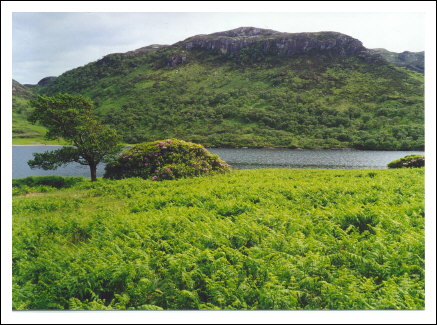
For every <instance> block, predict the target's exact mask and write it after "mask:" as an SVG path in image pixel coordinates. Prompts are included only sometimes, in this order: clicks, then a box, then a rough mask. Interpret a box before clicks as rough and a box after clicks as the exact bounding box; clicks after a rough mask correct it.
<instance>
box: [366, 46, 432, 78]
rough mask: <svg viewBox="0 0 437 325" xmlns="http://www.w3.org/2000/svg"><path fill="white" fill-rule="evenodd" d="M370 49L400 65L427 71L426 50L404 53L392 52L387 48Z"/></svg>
mask: <svg viewBox="0 0 437 325" xmlns="http://www.w3.org/2000/svg"><path fill="white" fill-rule="evenodd" d="M370 51H372V52H374V53H377V54H379V55H381V56H382V57H383V58H384V59H385V60H387V61H388V62H390V63H391V64H394V65H396V66H398V67H405V68H407V69H410V70H413V71H417V72H420V73H424V72H425V52H423V51H422V52H409V51H404V52H402V53H396V52H390V51H387V50H386V49H371V50H370Z"/></svg>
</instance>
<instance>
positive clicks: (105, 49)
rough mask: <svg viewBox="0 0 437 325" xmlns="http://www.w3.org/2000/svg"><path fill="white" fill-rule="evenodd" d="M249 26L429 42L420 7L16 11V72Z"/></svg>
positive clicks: (375, 44)
mask: <svg viewBox="0 0 437 325" xmlns="http://www.w3.org/2000/svg"><path fill="white" fill-rule="evenodd" d="M241 26H253V27H259V28H268V29H273V30H277V31H280V32H289V33H298V32H319V31H336V32H340V33H344V34H347V35H349V36H352V37H354V38H357V39H359V40H360V41H361V42H362V43H363V45H364V46H365V47H367V48H385V49H387V50H389V51H394V52H403V51H412V52H416V51H423V50H425V15H424V13H414V12H393V13H386V12H373V13H365V12H355V13H351V12H349V13H348V12H342V13H341V12H340V13H335V12H320V13H308V12H283V13H278V12H276V13H268V12H246V13H238V12H191V13H190V12H130V13H129V12H106V13H99V12H13V13H12V59H13V65H12V75H13V79H15V80H17V81H18V82H20V83H22V84H36V83H37V82H38V81H39V80H41V79H42V78H44V77H47V76H58V75H60V74H62V73H63V72H65V71H68V70H70V69H73V68H76V67H79V66H83V65H85V64H87V63H89V62H93V61H96V60H98V59H100V58H102V57H103V56H104V55H107V54H110V53H116V52H127V51H131V50H134V49H137V48H140V47H143V46H147V45H150V44H173V43H176V42H178V41H181V40H184V39H186V38H188V37H190V36H194V35H198V34H209V33H214V32H219V31H224V30H229V29H233V28H237V27H241Z"/></svg>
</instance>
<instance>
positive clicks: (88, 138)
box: [28, 94, 121, 181]
mask: <svg viewBox="0 0 437 325" xmlns="http://www.w3.org/2000/svg"><path fill="white" fill-rule="evenodd" d="M31 106H32V107H33V108H34V110H33V112H32V113H31V114H30V116H29V121H30V122H32V123H37V122H38V123H40V124H41V125H43V126H45V127H46V128H47V129H48V132H47V134H46V135H45V137H46V138H47V139H51V140H53V139H57V138H63V139H64V140H66V141H67V143H69V144H70V145H72V146H71V147H63V148H61V149H58V150H54V151H46V152H44V153H36V154H34V159H33V160H29V161H28V164H29V166H30V167H31V168H42V169H44V170H47V169H56V168H58V167H59V166H62V165H64V164H67V163H69V162H78V163H80V164H82V165H88V166H89V167H90V172H91V180H92V181H95V180H96V174H97V165H98V164H99V163H100V162H102V161H103V159H104V158H105V157H107V156H109V155H112V154H115V153H117V152H118V151H120V149H121V144H120V137H119V136H118V135H117V133H116V132H115V131H114V130H112V129H110V128H109V127H108V126H106V125H103V124H101V123H100V122H99V121H98V120H97V117H96V116H95V114H94V111H93V103H92V101H91V100H90V99H88V98H86V97H84V96H82V95H70V94H57V95H55V96H53V97H48V96H44V95H43V96H37V97H36V98H35V99H34V100H32V101H31Z"/></svg>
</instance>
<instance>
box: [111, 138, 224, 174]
mask: <svg viewBox="0 0 437 325" xmlns="http://www.w3.org/2000/svg"><path fill="white" fill-rule="evenodd" d="M229 170H230V168H229V165H228V164H227V163H226V162H224V161H223V160H221V159H220V158H219V156H217V155H213V154H211V153H209V152H208V150H206V149H205V148H204V147H203V146H201V145H199V144H195V143H191V142H185V141H182V140H177V139H167V140H160V141H154V142H146V143H141V144H138V145H136V146H135V147H133V148H131V149H128V150H126V151H125V152H123V153H122V154H121V155H120V156H119V157H117V158H116V159H115V160H113V161H111V162H108V164H107V165H106V167H105V175H104V176H103V177H105V178H111V179H122V178H127V177H141V178H145V179H152V180H156V181H157V180H164V179H176V178H181V177H190V176H199V175H208V174H214V173H220V172H226V171H229Z"/></svg>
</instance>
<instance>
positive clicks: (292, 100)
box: [37, 33, 424, 150]
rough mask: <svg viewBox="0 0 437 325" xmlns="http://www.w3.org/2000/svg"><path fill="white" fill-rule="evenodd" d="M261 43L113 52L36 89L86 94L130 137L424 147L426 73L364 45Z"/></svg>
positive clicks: (252, 144) (253, 144)
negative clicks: (300, 47) (345, 49)
mask: <svg viewBox="0 0 437 325" xmlns="http://www.w3.org/2000/svg"><path fill="white" fill-rule="evenodd" d="M322 36H323V33H322V34H320V33H318V34H317V37H318V42H321V41H320V40H319V38H321V39H322V41H323V38H322ZM269 37H270V36H269ZM205 39H208V38H205ZM269 39H270V38H269ZM260 44H262V43H260V42H258V43H256V42H255V43H253V44H250V45H248V46H247V47H244V48H242V49H241V50H239V51H237V52H234V53H229V54H222V53H220V51H214V50H207V49H200V48H197V49H196V48H194V49H192V50H186V49H185V48H184V46H183V45H184V43H183V42H182V43H178V44H176V45H173V46H169V47H163V48H155V49H149V50H147V51H136V52H135V51H133V52H128V53H125V54H111V55H108V56H106V57H104V58H103V59H101V60H99V61H96V62H93V63H90V64H88V65H86V66H83V67H80V68H77V69H73V70H70V71H68V72H66V73H64V74H63V75H61V76H59V77H58V78H57V79H56V80H54V81H53V82H51V83H49V84H48V85H46V86H42V87H41V86H40V87H38V88H37V90H38V91H39V92H40V93H45V94H49V95H50V94H54V93H57V92H68V93H81V94H85V95H88V96H90V97H91V98H92V99H93V100H94V101H95V102H96V109H97V112H98V113H99V115H100V116H101V118H102V119H103V121H105V122H106V123H108V124H110V125H112V126H113V127H115V128H116V129H117V130H119V131H120V132H121V133H122V134H123V136H124V140H125V141H126V142H129V143H136V142H141V141H151V140H156V139H161V138H168V137H176V138H181V139H183V140H186V141H193V142H198V143H201V144H203V145H205V146H232V147H238V146H247V147H263V146H272V147H289V148H295V147H302V148H341V147H354V148H360V149H395V150H396V149H423V146H424V132H423V124H424V122H423V116H424V105H423V75H422V74H420V73H417V72H414V71H410V70H407V69H404V68H399V67H395V66H393V65H391V64H388V63H387V62H386V61H385V60H383V59H381V58H379V56H377V55H372V54H371V53H367V52H366V53H355V54H344V53H340V52H338V53H337V52H335V51H317V50H313V51H308V52H305V53H296V54H288V55H284V54H278V53H275V52H274V51H272V50H271V49H270V50H265V49H264V48H263V47H262V46H260Z"/></svg>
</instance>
